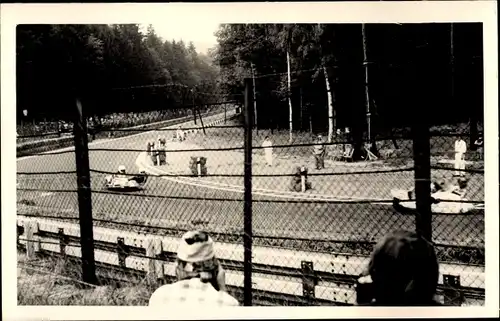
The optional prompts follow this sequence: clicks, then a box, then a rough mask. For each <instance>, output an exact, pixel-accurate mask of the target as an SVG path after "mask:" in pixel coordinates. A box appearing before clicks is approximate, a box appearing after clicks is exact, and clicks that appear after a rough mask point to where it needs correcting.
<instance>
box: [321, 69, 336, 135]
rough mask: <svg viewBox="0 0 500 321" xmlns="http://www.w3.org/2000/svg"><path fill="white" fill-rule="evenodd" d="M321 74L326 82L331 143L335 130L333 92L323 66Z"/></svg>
mask: <svg viewBox="0 0 500 321" xmlns="http://www.w3.org/2000/svg"><path fill="white" fill-rule="evenodd" d="M323 73H324V75H325V82H326V94H327V97H328V143H331V142H332V139H333V133H334V130H335V125H336V124H335V109H334V108H333V91H332V88H331V86H330V78H329V77H328V72H327V71H326V67H325V66H323Z"/></svg>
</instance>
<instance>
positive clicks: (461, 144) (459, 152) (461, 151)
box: [455, 136, 467, 176]
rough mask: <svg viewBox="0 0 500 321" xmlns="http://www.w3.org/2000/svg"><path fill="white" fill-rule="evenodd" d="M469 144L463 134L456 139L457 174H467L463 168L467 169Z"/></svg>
mask: <svg viewBox="0 0 500 321" xmlns="http://www.w3.org/2000/svg"><path fill="white" fill-rule="evenodd" d="M466 151H467V144H466V143H465V141H464V140H463V139H462V137H461V136H459V137H458V139H457V140H456V141H455V176H465V173H464V172H462V171H461V170H465V152H466Z"/></svg>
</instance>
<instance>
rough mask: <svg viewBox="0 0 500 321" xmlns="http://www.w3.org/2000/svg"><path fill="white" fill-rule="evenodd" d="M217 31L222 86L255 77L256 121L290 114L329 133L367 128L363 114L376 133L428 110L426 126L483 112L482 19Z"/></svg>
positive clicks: (284, 121)
mask: <svg viewBox="0 0 500 321" xmlns="http://www.w3.org/2000/svg"><path fill="white" fill-rule="evenodd" d="M217 37H218V48H217V51H216V53H215V57H214V61H215V62H216V63H217V64H218V65H219V67H220V77H221V80H220V83H221V89H222V91H223V92H226V93H233V94H236V93H241V92H242V90H243V79H244V78H245V77H250V78H255V82H254V83H255V92H256V94H255V100H256V108H255V109H256V113H257V119H256V120H257V126H259V127H262V128H269V127H271V128H289V127H290V123H289V121H290V118H289V115H290V114H292V117H291V119H292V128H293V129H297V130H312V131H320V132H321V131H324V130H326V129H328V134H329V136H330V135H333V134H334V132H335V131H336V129H339V128H340V129H343V128H345V127H350V128H353V129H354V130H356V128H357V127H360V128H366V126H367V124H366V122H367V114H368V113H369V114H370V116H371V117H370V118H371V119H370V122H371V126H372V128H378V129H379V132H380V131H382V130H384V129H390V128H393V127H399V126H406V125H409V124H410V123H411V122H412V121H413V120H414V117H412V116H420V115H424V114H427V113H429V115H426V117H425V120H429V121H431V122H432V123H433V124H443V123H456V122H464V121H465V122H468V121H469V120H470V119H471V118H472V119H481V117H482V113H483V102H482V100H483V75H482V73H483V61H482V57H483V55H482V25H481V24H473V23H460V24H458V23H457V24H453V25H452V24H449V23H447V24H445V23H442V24H441V23H433V24H365V25H362V24H289V25H283V24H279V25H276V24H274V25H273V24H253V25H234V24H233V25H224V26H221V28H220V30H219V31H218V32H217ZM288 75H290V77H288ZM365 84H366V86H365ZM254 113H255V112H254ZM428 116H430V117H428Z"/></svg>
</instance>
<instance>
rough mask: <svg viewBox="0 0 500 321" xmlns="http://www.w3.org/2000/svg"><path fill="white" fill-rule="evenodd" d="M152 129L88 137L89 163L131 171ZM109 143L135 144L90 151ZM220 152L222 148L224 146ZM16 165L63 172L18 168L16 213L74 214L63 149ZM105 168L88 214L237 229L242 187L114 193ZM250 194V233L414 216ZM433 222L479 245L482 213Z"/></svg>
mask: <svg viewBox="0 0 500 321" xmlns="http://www.w3.org/2000/svg"><path fill="white" fill-rule="evenodd" d="M208 118H210V119H208ZM208 118H207V119H204V122H205V123H208V122H209V121H210V120H214V119H220V116H211V117H208ZM183 126H184V127H188V126H193V124H192V122H191V123H186V124H183ZM174 127H177V125H176V126H174ZM210 130H216V129H210ZM163 134H164V135H165V136H166V137H167V138H170V137H171V136H172V132H171V131H166V132H163ZM190 135H202V134H201V133H197V134H195V133H191V134H190ZM157 136H158V132H156V131H151V132H147V133H141V134H138V135H133V136H127V137H122V138H118V139H114V140H102V141H96V142H93V143H90V144H89V149H90V151H89V154H90V168H91V170H94V171H104V172H115V171H116V170H117V168H118V166H119V165H125V166H126V167H127V169H128V170H129V172H136V171H137V168H136V160H137V157H138V156H139V154H140V150H144V149H145V148H146V143H147V141H151V140H155V139H156V138H157ZM117 148H118V149H132V150H135V151H110V150H105V151H99V150H95V149H117ZM167 148H168V144H167ZM220 153H221V155H223V154H222V153H224V151H221V152H220ZM221 157H222V156H221ZM186 166H187V165H186ZM17 171H18V173H19V172H29V173H36V172H70V173H58V174H43V175H42V174H30V175H24V174H22V175H18V193H17V197H18V199H17V202H18V214H26V213H30V214H33V213H44V214H47V213H52V215H56V214H58V213H59V214H63V213H65V215H70V216H74V217H77V216H78V201H77V194H76V174H75V173H74V171H75V160H74V153H73V152H72V150H71V149H69V151H68V152H65V153H59V154H54V155H42V156H33V157H26V158H20V159H18V161H17ZM105 175H106V174H103V173H97V172H92V174H91V185H92V191H93V193H92V206H93V216H94V218H99V219H106V220H113V221H119V222H130V223H137V224H146V225H154V226H158V227H169V228H173V227H179V228H181V227H186V226H188V227H193V226H199V227H203V228H205V229H207V230H211V231H219V232H242V231H243V201H242V199H243V194H242V193H240V192H238V191H230V190H220V189H217V188H206V187H202V186H195V185H187V184H182V183H179V182H175V181H172V180H168V179H164V178H160V177H151V178H150V179H149V180H148V182H147V185H146V189H145V191H142V192H135V193H129V194H125V195H117V194H110V193H108V192H106V191H105V190H104V189H103V180H104V176H105ZM26 189H33V191H32V190H26ZM254 200H255V202H254V203H253V227H254V234H256V235H266V236H273V237H292V238H293V237H300V238H320V239H324V240H332V241H333V240H364V241H374V240H377V239H379V238H380V237H382V236H383V235H384V234H386V233H387V232H388V231H390V230H393V229H397V228H408V229H414V217H412V216H409V215H402V214H400V213H397V212H396V211H395V210H394V209H393V207H392V204H390V203H388V204H367V203H364V204H355V203H344V204H339V203H331V202H330V203H328V202H305V203H301V202H300V201H299V200H294V201H293V202H289V201H287V200H286V199H284V198H276V197H272V196H265V195H255V196H254ZM433 224H434V226H433V232H434V236H435V238H434V239H435V241H436V242H437V243H444V244H457V245H459V244H460V245H472V246H477V245H481V244H482V245H483V246H484V215H481V214H476V215H442V216H435V217H434V222H433ZM478 236H482V237H478ZM478 238H479V239H478Z"/></svg>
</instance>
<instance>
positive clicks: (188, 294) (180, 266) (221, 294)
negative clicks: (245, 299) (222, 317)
mask: <svg viewBox="0 0 500 321" xmlns="http://www.w3.org/2000/svg"><path fill="white" fill-rule="evenodd" d="M175 274H176V277H177V282H175V283H172V284H167V285H164V286H161V287H160V288H158V289H157V290H156V291H155V292H154V293H153V294H152V295H151V298H150V299H149V306H158V307H166V306H171V307H172V308H179V307H183V306H185V307H186V308H188V307H193V308H195V307H203V306H206V307H217V306H219V307H223V306H239V303H238V301H237V300H236V299H235V298H233V297H232V296H231V295H229V294H228V293H227V290H226V282H225V272H224V270H223V268H222V266H221V265H220V262H219V261H218V260H217V258H216V257H215V254H214V248H213V241H212V239H211V238H210V236H208V234H206V233H205V232H201V231H190V232H187V233H185V234H184V235H183V236H182V239H181V242H180V244H179V248H178V252H177V262H176V269H175Z"/></svg>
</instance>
